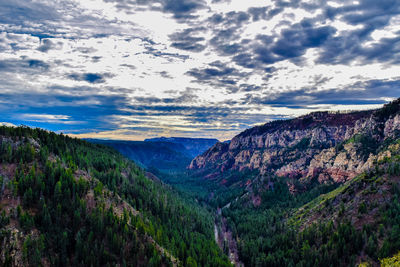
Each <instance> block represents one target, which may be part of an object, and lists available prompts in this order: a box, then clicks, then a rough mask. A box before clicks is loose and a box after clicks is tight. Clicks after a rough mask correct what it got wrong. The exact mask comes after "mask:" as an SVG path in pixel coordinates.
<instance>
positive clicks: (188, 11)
mask: <svg viewBox="0 0 400 267" xmlns="http://www.w3.org/2000/svg"><path fill="white" fill-rule="evenodd" d="M105 2H109V3H115V5H116V7H117V8H118V9H121V10H124V11H125V12H127V13H132V12H134V11H136V10H139V9H143V8H147V9H150V10H157V11H162V12H165V13H170V14H172V15H173V16H174V18H175V19H177V20H178V21H181V22H184V21H187V20H190V19H193V18H195V16H194V13H195V12H196V11H198V10H199V9H203V8H205V7H206V3H205V1H204V0H148V1H146V0H136V1H135V0H105ZM155 4H159V5H161V7H159V6H156V5H155Z"/></svg>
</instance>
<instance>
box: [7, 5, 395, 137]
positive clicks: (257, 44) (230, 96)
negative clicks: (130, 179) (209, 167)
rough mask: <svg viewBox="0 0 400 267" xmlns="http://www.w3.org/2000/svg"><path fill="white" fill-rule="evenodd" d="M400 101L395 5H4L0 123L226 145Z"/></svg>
mask: <svg viewBox="0 0 400 267" xmlns="http://www.w3.org/2000/svg"><path fill="white" fill-rule="evenodd" d="M397 97H400V1H399V0H379V1H377V0H365V1H345V0H343V1H319V0H315V1H297V0H292V1H283V0H270V1H262V0H84V1H83V0H80V1H74V0H32V1H29V0H12V1H11V0H0V114H1V118H0V121H1V122H4V123H11V124H15V125H19V124H25V125H29V126H35V127H42V128H46V129H49V130H54V131H58V132H64V133H69V134H74V135H77V136H80V137H97V138H114V139H131V140H141V139H143V138H147V137H155V136H192V137H216V138H219V139H221V140H225V139H228V138H231V137H232V136H233V135H235V134H237V133H238V132H240V131H242V130H243V129H245V128H248V127H251V126H253V125H255V124H259V123H263V122H267V121H269V120H273V119H282V118H289V117H293V116H297V115H300V114H305V113H309V112H311V111H316V110H353V109H365V108H375V107H379V106H381V105H382V104H383V103H385V102H387V101H390V100H391V99H394V98H397Z"/></svg>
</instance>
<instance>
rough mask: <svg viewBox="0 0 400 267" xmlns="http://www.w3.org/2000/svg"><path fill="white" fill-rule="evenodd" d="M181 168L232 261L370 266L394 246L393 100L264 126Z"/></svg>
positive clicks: (396, 166) (397, 115)
mask: <svg viewBox="0 0 400 267" xmlns="http://www.w3.org/2000/svg"><path fill="white" fill-rule="evenodd" d="M190 169H191V170H192V171H191V173H190V175H189V178H188V179H187V181H188V182H189V183H192V184H193V185H195V186H199V185H202V186H203V189H204V191H206V192H208V193H207V194H205V193H204V192H202V193H199V194H198V198H199V200H200V199H201V200H202V201H204V202H206V203H208V204H210V205H212V206H213V207H215V208H216V209H217V211H218V212H217V214H219V216H218V219H217V221H216V227H217V229H218V236H219V240H220V246H221V248H222V249H223V250H224V251H225V252H226V253H229V254H232V253H233V254H234V253H237V254H238V257H237V260H236V265H240V264H244V265H245V266H357V265H359V264H361V263H365V264H367V266H370V265H372V266H378V265H379V263H380V261H381V259H385V258H388V257H389V258H390V257H392V256H393V255H395V254H396V253H397V252H398V251H399V250H400V230H399V229H400V216H399V214H400V210H399V207H400V205H399V197H400V191H399V188H400V178H399V177H400V100H396V101H393V102H391V103H388V104H387V105H385V106H384V107H383V108H381V109H378V110H371V111H364V112H354V113H344V114H341V113H328V112H320V113H312V114H309V115H306V116H302V117H300V118H296V119H292V120H286V121H276V122H271V123H267V124H265V125H263V126H258V127H255V128H252V129H249V130H246V131H245V132H243V133H241V134H239V135H237V136H236V137H234V138H233V139H232V141H231V142H230V144H222V143H217V144H216V145H215V146H214V147H212V148H210V149H209V150H208V151H207V152H205V153H204V154H203V155H201V156H199V157H197V158H196V159H195V160H193V161H192V163H191V165H190ZM195 177H197V180H196V179H195ZM186 186H188V185H186ZM188 187H189V186H188ZM188 190H190V189H188ZM197 191H198V192H201V190H197ZM389 258H388V259H387V260H386V261H389V260H390V259H389ZM382 261H383V262H385V261H384V260H382Z"/></svg>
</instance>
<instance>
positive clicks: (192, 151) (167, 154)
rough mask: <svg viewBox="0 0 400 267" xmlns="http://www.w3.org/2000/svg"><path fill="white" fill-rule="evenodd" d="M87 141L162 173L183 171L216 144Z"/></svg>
mask: <svg viewBox="0 0 400 267" xmlns="http://www.w3.org/2000/svg"><path fill="white" fill-rule="evenodd" d="M87 140H88V141H90V142H93V143H99V144H104V145H108V146H112V147H113V148H115V149H116V150H118V151H119V152H120V153H122V154H123V155H125V156H127V157H128V158H130V159H132V160H133V161H135V162H136V163H137V164H139V165H140V166H142V167H144V168H157V169H159V170H164V171H171V170H183V169H185V168H186V166H187V165H188V164H189V163H190V161H191V160H192V159H193V158H194V157H196V156H198V155H200V154H202V153H203V152H204V151H206V150H207V149H209V148H210V147H211V146H213V145H214V144H215V143H217V142H218V140H217V139H206V138H186V137H158V138H150V139H145V140H144V141H114V140H99V139H87Z"/></svg>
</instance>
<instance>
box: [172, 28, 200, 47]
mask: <svg viewBox="0 0 400 267" xmlns="http://www.w3.org/2000/svg"><path fill="white" fill-rule="evenodd" d="M205 31H207V29H206V28H205V27H197V28H187V29H185V30H183V31H181V32H176V33H173V34H172V35H170V39H171V41H172V44H171V46H173V47H175V48H178V49H182V50H187V51H192V52H201V51H203V50H204V49H205V48H206V46H205V45H204V44H202V43H204V41H205V38H204V37H197V36H196V34H198V33H202V32H205Z"/></svg>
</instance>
